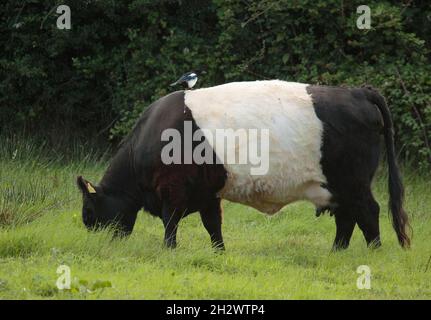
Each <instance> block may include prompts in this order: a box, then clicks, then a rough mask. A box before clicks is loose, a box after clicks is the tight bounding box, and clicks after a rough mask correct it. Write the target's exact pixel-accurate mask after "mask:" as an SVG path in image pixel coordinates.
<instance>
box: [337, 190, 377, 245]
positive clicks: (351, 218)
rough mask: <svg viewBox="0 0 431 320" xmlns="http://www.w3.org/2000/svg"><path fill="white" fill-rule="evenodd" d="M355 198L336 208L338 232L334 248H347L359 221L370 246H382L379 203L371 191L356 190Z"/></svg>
mask: <svg viewBox="0 0 431 320" xmlns="http://www.w3.org/2000/svg"><path fill="white" fill-rule="evenodd" d="M353 194H355V199H351V200H352V201H349V202H347V203H346V202H343V204H341V205H340V206H339V207H337V208H336V209H335V223H336V226H337V234H336V237H335V241H334V246H333V249H334V250H338V249H345V248H347V247H348V246H349V241H350V238H351V236H352V232H353V229H354V227H355V224H356V223H357V224H358V226H359V228H360V229H361V231H362V233H363V235H364V237H365V240H366V242H367V245H368V247H371V248H376V247H380V246H381V243H380V231H379V211H380V210H379V205H378V203H377V202H376V200H374V197H373V195H372V193H371V191H370V190H369V189H368V190H367V191H363V190H362V191H360V192H359V191H357V192H354V193H353Z"/></svg>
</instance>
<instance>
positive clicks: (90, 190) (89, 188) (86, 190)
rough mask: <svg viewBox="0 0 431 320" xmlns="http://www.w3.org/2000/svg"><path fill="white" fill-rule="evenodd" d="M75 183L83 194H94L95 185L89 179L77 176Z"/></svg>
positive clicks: (95, 192)
mask: <svg viewBox="0 0 431 320" xmlns="http://www.w3.org/2000/svg"><path fill="white" fill-rule="evenodd" d="M76 183H77V184H78V188H79V189H80V190H81V192H82V193H83V194H85V195H96V194H97V191H96V187H95V186H93V185H92V184H91V182H90V181H87V180H85V179H84V178H83V177H82V176H79V177H78V178H77V179H76Z"/></svg>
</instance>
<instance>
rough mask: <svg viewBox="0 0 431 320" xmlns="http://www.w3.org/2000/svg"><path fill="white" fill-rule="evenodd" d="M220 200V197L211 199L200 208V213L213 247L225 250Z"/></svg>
mask: <svg viewBox="0 0 431 320" xmlns="http://www.w3.org/2000/svg"><path fill="white" fill-rule="evenodd" d="M220 202H221V199H220V198H214V199H211V200H210V201H208V202H207V204H206V206H205V207H204V208H202V209H201V210H200V214H201V219H202V223H203V225H204V227H205V229H206V230H207V231H208V233H209V235H210V237H211V242H212V245H213V247H214V248H216V249H220V250H224V249H225V247H224V243H223V236H222V231H221V225H222V220H223V216H222V215H223V211H222V208H221V204H220Z"/></svg>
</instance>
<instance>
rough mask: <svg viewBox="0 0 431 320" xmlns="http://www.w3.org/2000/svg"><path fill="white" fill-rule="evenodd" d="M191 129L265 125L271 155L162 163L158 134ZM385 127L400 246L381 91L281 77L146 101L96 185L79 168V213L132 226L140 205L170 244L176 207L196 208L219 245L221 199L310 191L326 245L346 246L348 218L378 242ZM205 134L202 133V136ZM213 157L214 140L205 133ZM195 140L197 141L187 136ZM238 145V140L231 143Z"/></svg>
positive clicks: (399, 191)
mask: <svg viewBox="0 0 431 320" xmlns="http://www.w3.org/2000/svg"><path fill="white" fill-rule="evenodd" d="M186 121H188V122H191V123H192V131H193V132H196V131H197V130H199V129H201V130H202V131H203V132H207V133H211V132H212V133H215V131H216V130H218V129H228V128H230V129H234V130H237V129H241V128H245V129H267V130H268V132H269V142H270V143H269V150H268V152H269V157H268V159H269V164H268V168H267V169H268V170H267V172H266V174H264V175H252V174H250V169H251V168H250V167H251V166H252V165H251V164H250V163H245V164H235V163H234V164H229V163H220V161H214V162H213V163H199V164H198V163H196V162H194V161H192V162H191V163H180V164H169V165H167V164H164V163H163V162H162V161H161V152H162V149H163V147H164V146H166V144H167V143H168V142H167V141H163V139H162V138H161V137H162V134H163V132H164V131H165V130H166V129H169V128H171V129H177V130H178V131H179V132H180V133H181V134H184V136H185V132H184V130H185V129H184V128H185V126H184V123H185V122H186ZM382 134H383V136H384V140H385V145H386V151H387V162H388V168H389V183H388V184H389V195H390V198H389V207H390V209H391V212H392V223H393V227H394V229H395V232H396V234H397V236H398V240H399V242H400V244H401V245H402V246H403V247H406V246H409V243H410V239H409V237H408V235H407V233H406V226H408V218H407V215H406V213H405V211H404V210H403V207H402V202H403V186H402V183H401V178H400V174H399V170H398V166H397V163H396V159H395V154H394V142H393V127H392V121H391V116H390V113H389V110H388V107H387V106H386V103H385V100H384V98H383V97H382V96H381V95H380V94H379V93H377V92H376V91H375V90H373V89H372V88H368V87H365V88H341V87H327V86H313V85H307V84H301V83H292V82H285V81H279V80H272V81H254V82H233V83H227V84H224V85H220V86H215V87H210V88H204V89H198V90H189V91H177V92H174V93H171V94H169V95H167V96H165V97H163V98H161V99H159V100H158V101H156V102H155V103H153V104H152V105H151V106H149V107H148V108H147V109H146V110H145V112H144V113H143V114H142V115H141V117H140V119H139V120H138V122H137V124H136V125H135V127H134V129H133V130H132V132H131V133H130V134H129V136H128V137H127V138H126V139H125V140H124V142H123V143H122V145H121V147H120V149H119V151H118V152H117V154H116V155H115V156H114V158H113V159H112V161H111V164H110V166H109V168H108V170H107V172H106V173H105V175H104V176H103V178H102V180H101V182H100V183H99V185H93V184H91V183H90V182H88V181H87V180H85V179H84V178H82V177H78V186H79V188H80V189H81V191H82V193H83V201H84V204H83V211H82V215H83V221H84V224H85V225H86V226H87V227H88V228H89V229H95V228H96V229H97V228H99V227H105V226H108V225H115V230H116V232H117V233H118V234H129V233H131V232H132V230H133V226H134V223H135V219H136V216H137V212H138V211H139V210H140V209H141V208H143V209H144V210H146V211H148V212H150V213H151V214H153V215H155V216H158V217H160V218H161V219H162V221H163V223H164V226H165V243H166V245H167V246H169V247H175V245H176V233H177V227H178V223H179V221H180V220H181V218H182V217H184V216H186V215H188V214H190V213H192V212H196V211H199V213H200V215H201V218H202V222H203V225H204V226H205V228H206V229H207V231H208V233H209V234H210V236H211V240H212V243H213V245H214V246H215V247H217V248H224V244H223V238H222V231H221V225H222V208H221V205H220V201H221V199H227V200H229V201H233V202H239V203H242V204H245V205H248V206H251V207H254V208H256V209H258V210H259V211H262V212H264V213H267V214H274V213H276V212H278V211H279V210H280V209H281V208H283V207H284V206H285V205H286V204H288V203H291V202H294V201H297V200H308V201H310V202H312V203H313V204H314V205H315V206H316V210H317V212H318V213H320V212H322V211H324V210H329V211H331V214H333V215H334V216H335V223H336V227H337V231H336V236H335V241H334V245H333V247H334V249H340V248H346V247H348V245H349V241H350V238H351V235H352V232H353V229H354V227H355V225H356V224H358V226H359V228H360V229H361V230H362V232H363V234H364V236H365V240H366V242H367V244H368V245H369V246H380V233H379V205H378V203H377V202H376V200H375V199H374V197H373V194H372V192H371V182H372V179H373V176H374V174H375V171H376V168H377V166H378V163H379V154H380V149H381V147H380V140H381V135H382ZM207 138H208V137H207V136H206V135H203V137H202V139H203V140H205V139H207ZM207 140H208V143H209V145H210V150H211V152H212V155H211V157H212V158H213V159H219V157H220V153H221V152H222V150H221V149H220V148H219V147H218V145H217V144H214V143H212V142H211V141H210V139H207ZM191 143H192V146H193V148H195V147H196V142H191ZM235 148H236V151H241V149H242V148H245V144H242V145H241V144H236V145H235Z"/></svg>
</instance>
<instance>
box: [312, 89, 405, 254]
mask: <svg viewBox="0 0 431 320" xmlns="http://www.w3.org/2000/svg"><path fill="white" fill-rule="evenodd" d="M307 91H308V93H309V94H311V96H312V99H313V104H314V109H315V112H316V115H317V117H318V118H319V119H320V120H321V121H322V122H323V124H324V134H323V143H322V159H321V166H322V171H323V174H324V175H325V176H326V178H327V180H328V189H329V190H330V191H331V193H332V194H333V199H332V202H333V203H334V206H333V208H331V213H333V214H334V215H335V221H336V226H337V233H336V237H335V241H334V249H341V248H347V247H348V245H349V242H350V238H351V235H352V232H353V229H354V227H355V225H356V224H358V226H359V227H360V229H361V230H362V232H363V234H364V237H365V239H366V241H367V244H368V245H369V246H380V231H379V205H378V203H377V202H376V200H375V199H374V197H373V194H372V192H371V182H372V179H373V176H374V174H375V171H376V169H377V166H378V163H379V155H380V136H381V134H382V133H383V134H384V136H385V142H386V148H387V154H388V164H389V190H390V194H391V200H390V202H391V204H393V205H391V208H392V214H393V217H394V218H393V220H394V227H395V231H396V232H397V235H398V238H399V239H400V243H401V244H402V245H403V246H404V245H407V244H408V242H409V240H408V236H407V235H406V233H405V231H404V226H405V225H406V223H407V215H405V213H404V211H403V210H402V192H401V190H402V184H401V180H400V177H399V171H398V169H397V166H396V161H395V155H394V148H393V140H392V122H391V121H390V116H389V111H388V109H387V107H386V104H385V103H384V99H383V97H381V96H380V95H379V94H378V93H377V92H375V91H373V90H370V89H368V88H354V89H349V88H340V87H326V86H308V87H307Z"/></svg>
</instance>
